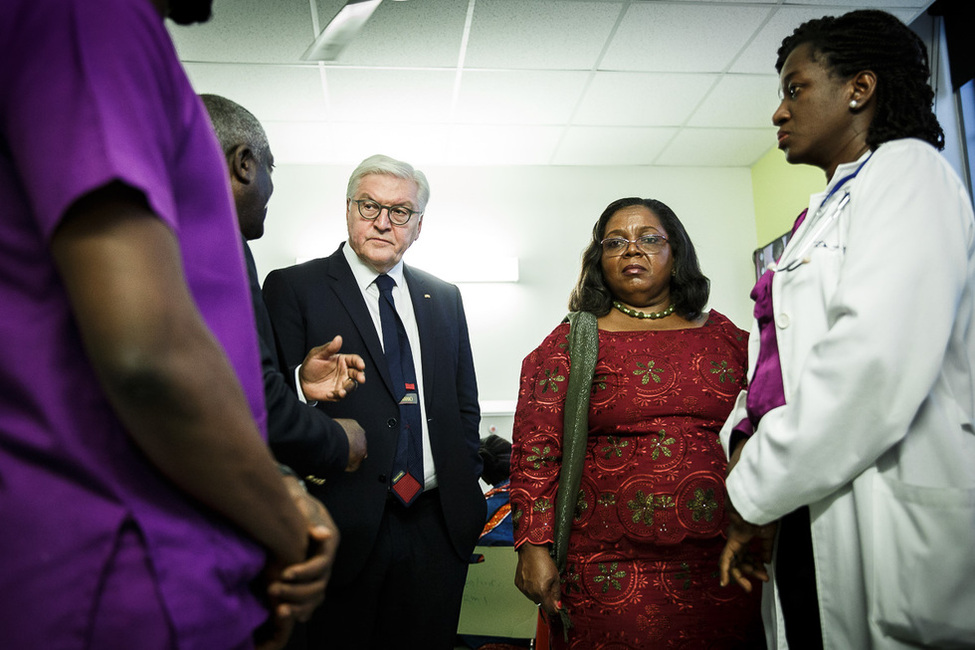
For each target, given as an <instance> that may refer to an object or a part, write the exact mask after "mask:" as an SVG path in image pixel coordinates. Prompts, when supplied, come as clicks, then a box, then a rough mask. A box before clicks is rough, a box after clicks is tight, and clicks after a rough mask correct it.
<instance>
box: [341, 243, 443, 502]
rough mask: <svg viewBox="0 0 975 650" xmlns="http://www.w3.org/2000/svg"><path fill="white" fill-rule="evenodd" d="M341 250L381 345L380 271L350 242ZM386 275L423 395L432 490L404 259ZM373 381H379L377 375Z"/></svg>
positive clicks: (416, 333)
mask: <svg viewBox="0 0 975 650" xmlns="http://www.w3.org/2000/svg"><path fill="white" fill-rule="evenodd" d="M342 253H343V254H344V255H345V259H346V261H348V263H349V267H350V268H351V269H352V275H354V276H355V282H356V285H357V286H358V287H359V291H360V292H361V293H362V297H363V299H364V300H365V301H366V307H368V308H369V315H370V316H371V317H372V323H373V325H375V327H376V333H377V334H379V343H380V344H382V343H383V326H382V323H381V322H380V319H379V287H377V286H376V278H377V277H379V273H377V272H376V270H375V269H373V268H372V267H371V266H369V265H368V264H366V263H365V262H363V261H362V260H361V259H359V256H358V255H356V254H355V251H353V250H352V247H351V246H349V243H348V242H346V243H345V245H344V246H342ZM386 275H388V276H389V277H391V278H392V279H393V281H394V282H396V286H394V287H393V302H394V303H395V304H396V312H397V313H398V314H399V317H400V320H401V321H403V327H404V328H406V336H407V338H409V340H410V352H411V353H412V354H413V366H414V370H415V371H416V387H417V393H418V394H419V398H420V422H421V423H422V426H423V435H422V438H423V489H424V490H429V489H432V488H435V487H437V471H436V467H434V464H433V452H432V451H431V449H430V431H429V427H427V416H426V407H425V405H424V402H423V362H422V359H423V357H422V354H421V351H420V330H419V329H418V328H417V326H416V314H414V313H413V300H412V299H411V298H410V288H409V286H407V283H406V278H404V277H403V261H402V260H400V261H399V262H398V263H397V264H396V266H394V267H393V268H391V269H390V270H389V271H388V272H387V273H386ZM366 380H367V381H369V378H368V377H367V378H366ZM374 381H378V378H376V379H375V380H374Z"/></svg>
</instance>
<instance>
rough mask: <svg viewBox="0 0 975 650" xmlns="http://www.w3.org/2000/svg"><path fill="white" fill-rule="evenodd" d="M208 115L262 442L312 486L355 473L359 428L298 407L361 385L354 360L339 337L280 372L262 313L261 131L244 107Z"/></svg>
mask: <svg viewBox="0 0 975 650" xmlns="http://www.w3.org/2000/svg"><path fill="white" fill-rule="evenodd" d="M200 98H201V99H202V100H203V104H204V106H206V109H207V112H208V113H209V115H210V121H211V122H212V123H213V126H214V130H215V131H216V133H217V139H218V140H219V141H220V147H221V149H223V151H224V156H225V157H226V161H227V168H228V171H229V173H230V186H231V189H232V191H233V195H234V206H235V208H236V210H237V221H238V224H239V226H240V232H241V236H243V238H244V256H245V258H246V261H247V272H248V276H249V278H250V284H251V302H252V304H253V307H254V316H255V320H256V321H257V330H258V341H259V343H260V348H261V365H262V370H263V375H264V397H265V401H266V403H267V412H268V442H269V444H270V447H271V450H272V451H273V452H274V456H275V458H277V459H278V461H280V462H281V463H283V464H284V465H286V466H288V467H290V468H291V469H293V470H294V471H296V472H297V473H299V474H300V475H302V476H304V477H306V478H307V479H310V480H311V481H312V482H315V481H320V480H323V479H324V478H327V477H329V476H332V475H334V474H336V473H338V472H342V471H343V470H344V471H354V470H355V469H356V468H358V467H359V464H360V463H361V462H362V459H363V458H364V457H365V455H366V438H365V432H364V431H363V430H362V427H360V426H359V424H358V423H357V422H356V421H355V420H352V419H337V420H333V419H332V418H330V417H329V416H328V415H326V414H325V413H324V412H323V411H321V410H319V409H315V408H313V407H311V406H309V405H307V404H302V403H301V401H299V399H298V397H297V396H296V390H295V388H296V386H300V388H301V391H302V394H303V396H305V397H306V398H307V399H310V400H322V401H332V400H336V399H341V398H342V397H345V395H346V393H347V392H351V390H352V389H353V388H354V387H355V386H357V385H358V383H359V382H364V381H365V376H364V375H363V374H362V368H363V363H362V359H361V358H359V357H358V355H354V354H349V355H339V354H338V351H339V349H340V348H341V345H342V339H341V337H336V338H335V339H332V340H331V341H329V342H328V343H326V344H325V345H321V346H317V347H314V348H313V349H312V350H311V351H310V352H309V353H308V354H307V355H306V356H305V358H304V360H299V361H298V363H296V364H294V365H295V366H299V364H300V366H299V368H298V369H297V371H296V369H295V368H294V367H291V368H289V369H288V371H287V372H284V373H283V372H281V371H280V364H279V363H278V356H277V350H276V345H275V342H274V332H273V330H272V329H271V321H270V319H269V318H268V315H267V308H266V307H265V306H264V298H263V296H262V295H261V286H260V282H259V280H258V276H257V267H256V265H255V264H254V256H253V255H252V254H251V250H250V246H249V245H248V244H247V242H248V241H251V240H255V239H259V238H260V237H261V236H263V235H264V220H265V218H266V216H267V204H268V200H269V199H270V198H271V194H272V193H273V192H274V183H273V182H272V181H271V170H272V169H273V167H274V156H273V155H272V154H271V149H270V146H269V144H268V141H267V135H266V134H265V132H264V128H263V127H262V126H261V124H260V122H259V121H258V120H257V118H256V117H254V115H252V114H251V113H250V111H248V110H247V109H245V108H244V107H243V106H240V105H239V104H237V103H236V102H233V101H230V100H229V99H227V98H225V97H221V96H219V95H201V96H200Z"/></svg>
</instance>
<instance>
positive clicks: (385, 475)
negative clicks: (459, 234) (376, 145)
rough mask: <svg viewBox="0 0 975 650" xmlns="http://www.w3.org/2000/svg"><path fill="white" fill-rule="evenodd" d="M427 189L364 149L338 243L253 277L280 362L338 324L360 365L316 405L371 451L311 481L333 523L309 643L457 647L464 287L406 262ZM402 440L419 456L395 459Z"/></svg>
mask: <svg viewBox="0 0 975 650" xmlns="http://www.w3.org/2000/svg"><path fill="white" fill-rule="evenodd" d="M429 193H430V191H429V185H428V184H427V181H426V177H425V176H424V175H423V173H422V172H420V171H418V170H415V169H413V167H412V166H410V165H409V164H407V163H403V162H400V161H397V160H393V159H392V158H388V157H386V156H372V157H371V158H368V159H366V160H365V161H363V162H362V163H361V164H360V165H359V167H358V168H356V170H355V171H354V172H353V173H352V177H351V178H350V180H349V187H348V193H347V198H346V220H347V225H348V232H349V239H348V242H347V243H346V244H343V245H342V246H340V247H339V249H338V250H337V251H336V252H335V253H333V254H332V255H331V256H329V257H326V258H322V259H317V260H313V261H310V262H307V263H304V264H300V265H298V266H293V267H290V268H287V269H282V270H278V271H273V272H272V273H271V274H270V275H269V276H268V277H267V279H266V281H265V284H264V297H265V302H266V303H267V306H268V310H269V312H270V314H271V321H272V323H273V325H274V331H275V334H276V335H277V339H278V345H279V351H280V355H281V358H282V362H283V363H285V364H294V363H296V362H298V361H300V360H301V359H302V357H303V355H304V351H305V350H307V349H308V348H310V347H312V346H315V345H318V344H320V343H321V342H322V341H325V340H328V339H329V338H330V337H331V336H333V335H334V334H335V333H338V334H341V335H342V338H343V341H344V345H345V348H346V350H347V351H349V352H354V353H357V354H359V355H361V356H362V358H363V359H364V360H365V364H366V368H365V372H366V375H367V376H368V377H369V382H368V383H367V384H364V385H363V386H361V387H359V388H357V389H356V390H355V392H353V393H352V394H351V395H349V396H348V397H347V398H345V399H344V400H342V401H341V402H337V403H328V404H323V403H319V407H320V408H323V409H324V410H325V411H326V412H327V413H329V414H330V415H332V416H333V417H351V418H355V419H356V420H357V421H358V422H359V423H360V424H362V426H363V428H364V429H365V430H366V436H367V438H368V441H369V456H368V458H366V459H365V461H363V464H362V467H361V468H360V470H359V471H358V472H356V473H354V474H343V475H341V476H337V477H335V478H334V479H331V480H329V481H328V482H327V483H326V484H325V485H323V486H311V489H312V490H313V492H314V493H315V494H316V496H319V498H321V499H322V501H323V502H324V503H325V504H326V506H327V507H328V508H329V510H330V511H331V512H332V515H333V516H334V517H335V521H336V523H337V524H338V526H339V528H340V530H341V531H342V544H341V546H340V548H339V552H338V556H337V558H336V563H335V569H334V571H333V574H332V579H331V581H330V583H329V587H328V590H327V592H326V602H325V606H324V607H323V608H322V609H320V610H319V612H317V613H316V615H315V618H314V619H313V621H312V625H311V628H313V629H311V630H310V634H311V635H312V641H313V644H314V643H317V644H318V645H317V646H315V645H313V647H322V648H324V647H326V646H327V647H334V648H382V649H383V650H385V649H388V648H422V649H423V650H428V649H445V650H446V649H449V648H452V647H453V642H454V638H455V634H456V629H457V620H458V618H459V615H460V603H461V596H462V594H463V588H464V581H465V578H466V575H467V563H468V560H469V558H470V553H471V551H472V549H473V547H474V544H475V542H476V540H477V536H478V534H479V533H480V531H481V529H482V527H483V525H484V516H485V502H484V496H483V494H482V492H481V490H480V487H479V485H478V476H479V474H480V469H481V464H480V460H479V458H478V447H479V435H478V424H479V421H480V411H479V408H478V402H477V385H476V381H475V377H474V365H473V359H472V356H471V349H470V340H469V337H468V333H467V322H466V319H465V316H464V308H463V304H462V301H461V296H460V292H459V291H458V289H457V287H455V286H453V285H450V284H447V283H446V282H443V281H442V280H439V279H437V278H435V277H433V276H432V275H429V274H427V273H424V272H423V271H419V270H417V269H414V268H412V267H409V266H405V265H404V264H403V262H402V259H403V254H404V253H405V252H406V250H407V249H408V248H409V247H410V245H411V244H412V243H413V242H414V241H416V239H417V237H418V236H419V234H420V228H421V226H422V219H423V211H424V208H425V207H426V203H427V199H428V198H429ZM388 285H391V287H390V286H388ZM380 287H383V288H382V289H380ZM384 301H386V302H385V305H384ZM414 409H418V411H417V410H414ZM411 423H412V425H411ZM418 434H419V435H418ZM404 450H405V451H406V452H407V453H406V455H407V456H409V455H410V454H411V453H412V454H414V456H413V457H412V459H411V460H410V463H414V462H418V460H419V459H418V457H419V456H422V463H421V464H419V465H417V464H410V465H409V467H410V468H411V469H408V470H407V469H401V468H400V467H399V465H400V463H401V462H403V458H404V454H403V452H404ZM421 467H422V468H421ZM414 474H418V475H417V476H415V477H414ZM403 486H409V487H412V488H415V489H414V490H402V489H401V488H403ZM415 492H418V496H417V495H416V494H415Z"/></svg>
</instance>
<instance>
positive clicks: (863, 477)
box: [721, 11, 975, 650]
mask: <svg viewBox="0 0 975 650" xmlns="http://www.w3.org/2000/svg"><path fill="white" fill-rule="evenodd" d="M776 69H777V70H778V71H779V74H780V83H781V94H782V102H781V104H780V105H779V107H778V109H777V110H776V111H775V113H774V115H773V117H772V119H773V122H774V123H775V124H776V125H777V126H778V127H779V132H778V142H779V148H780V149H782V150H783V151H784V152H785V154H786V159H787V160H788V161H789V162H790V163H794V164H798V163H802V164H809V165H815V166H817V167H820V168H821V169H823V170H824V171H825V172H826V177H827V180H828V184H827V187H826V190H824V191H823V192H821V193H819V194H815V195H813V196H812V197H811V198H810V202H809V208H808V210H807V211H806V212H805V213H804V215H803V216H802V217H800V222H797V223H798V225H797V228H796V229H795V231H794V234H793V237H792V238H791V240H790V242H789V244H788V246H787V247H786V249H785V251H784V252H783V255H782V257H781V258H780V259H779V261H778V262H777V264H775V265H773V266H772V268H771V269H770V270H771V271H772V273H769V272H767V273H766V274H765V276H763V278H762V280H760V281H759V284H758V285H756V288H755V291H754V292H753V293H752V297H753V298H755V299H756V310H755V311H756V322H755V324H754V325H753V331H752V336H751V343H750V351H749V374H750V379H749V382H750V383H749V389H748V391H746V392H743V393H742V394H741V395H739V398H738V401H737V404H736V407H735V410H734V411H733V412H732V414H731V417H730V418H729V420H728V422H727V423H726V424H725V427H724V429H723V430H722V443H723V444H724V445H725V451H726V453H728V454H729V458H730V463H729V467H730V468H731V469H730V470H729V475H728V479H727V489H728V496H729V500H730V503H731V504H732V506H733V508H734V509H735V510H736V511H737V513H736V514H735V515H734V517H733V524H732V526H731V528H730V529H729V539H728V544H727V546H726V548H725V551H724V553H723V555H722V559H721V576H722V582H723V583H725V584H727V583H730V582H738V583H739V584H740V585H742V586H743V587H745V588H748V589H750V588H751V583H750V582H749V577H751V578H755V577H758V578H759V579H763V580H768V584H766V586H765V589H764V592H763V606H764V610H763V618H764V621H765V627H766V634H767V636H768V641H769V647H770V648H780V649H781V648H787V647H792V648H816V647H823V648H839V649H843V650H847V649H864V648H917V647H925V646H931V647H939V648H942V647H972V646H975V426H973V422H975V322H973V320H975V318H973V316H975V314H973V310H975V224H973V215H972V205H971V199H970V198H969V196H968V195H967V193H966V191H965V189H964V187H963V185H962V184H961V183H960V181H959V180H958V178H957V176H956V175H955V173H954V172H953V171H952V170H951V168H950V167H949V166H948V164H947V163H946V162H945V161H944V159H943V158H942V157H941V156H940V155H939V154H938V152H937V149H940V148H941V147H942V146H943V142H944V136H943V134H942V131H941V127H940V126H939V125H938V122H937V119H936V118H935V116H934V114H933V113H932V111H931V105H932V100H933V92H932V91H931V88H930V86H929V85H928V77H929V70H928V62H927V54H926V52H925V49H924V45H923V43H922V42H921V41H920V39H918V38H917V36H916V35H915V34H914V33H913V32H911V31H910V30H909V29H908V28H907V27H905V26H904V25H903V24H902V23H900V22H899V21H898V20H897V19H896V18H894V17H893V16H891V15H889V14H886V13H883V12H879V11H855V12H851V13H849V14H846V15H844V16H841V17H839V18H832V17H827V18H823V19H819V20H813V21H809V22H807V23H804V24H803V25H802V26H800V27H799V28H798V29H797V30H796V31H795V32H794V33H793V34H792V35H791V36H789V37H787V38H786V39H785V40H784V41H783V43H782V47H781V48H780V49H779V57H778V61H777V63H776ZM759 541H761V542H762V547H761V550H762V552H761V553H760V555H762V556H763V557H762V558H761V559H762V560H764V562H766V563H767V564H763V563H762V562H759V561H757V559H753V558H752V557H751V555H750V553H749V551H751V550H757V548H758V542H759ZM766 571H767V572H766Z"/></svg>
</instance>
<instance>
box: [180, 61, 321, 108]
mask: <svg viewBox="0 0 975 650" xmlns="http://www.w3.org/2000/svg"><path fill="white" fill-rule="evenodd" d="M184 67H185V68H186V72H187V74H188V75H189V78H190V81H191V82H192V83H193V88H194V89H195V90H196V92H198V93H213V94H216V95H223V96H224V97H226V98H227V99H232V100H233V101H235V102H237V103H238V104H240V105H241V106H244V107H246V108H247V109H248V110H249V111H250V112H251V113H253V114H254V115H255V116H257V119H259V120H261V121H264V120H298V121H309V120H311V121H315V120H324V119H326V117H327V114H326V111H325V96H324V94H323V92H322V81H321V73H320V72H319V70H318V68H317V67H315V66H308V65H306V66H268V65H255V64H239V65H233V66H232V65H230V64H226V63H187V64H185V66H184ZM282 97H287V101H281V98H282Z"/></svg>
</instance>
